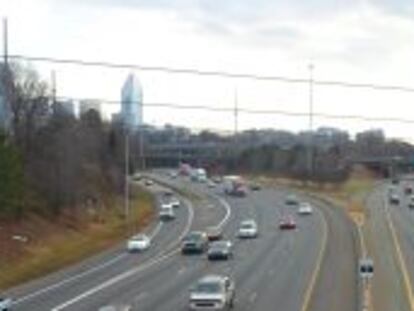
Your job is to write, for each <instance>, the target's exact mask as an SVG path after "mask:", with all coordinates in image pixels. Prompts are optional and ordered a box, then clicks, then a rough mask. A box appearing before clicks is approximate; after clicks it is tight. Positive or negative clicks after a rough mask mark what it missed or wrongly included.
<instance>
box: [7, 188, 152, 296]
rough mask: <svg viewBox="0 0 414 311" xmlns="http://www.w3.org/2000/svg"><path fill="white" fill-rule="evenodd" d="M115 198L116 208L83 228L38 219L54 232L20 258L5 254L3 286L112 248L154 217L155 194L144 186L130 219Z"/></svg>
mask: <svg viewBox="0 0 414 311" xmlns="http://www.w3.org/2000/svg"><path fill="white" fill-rule="evenodd" d="M111 200H112V202H113V204H116V208H111V209H107V210H105V211H104V212H102V213H100V215H99V220H98V221H97V220H96V219H94V220H93V221H87V222H86V223H84V224H83V225H82V226H80V228H67V227H60V226H58V225H57V224H50V223H48V222H47V221H46V220H40V219H36V220H35V222H37V224H36V226H39V225H40V226H44V232H43V233H44V234H45V235H47V231H51V234H49V235H48V236H44V237H42V238H39V239H38V240H36V241H35V242H31V243H28V245H27V246H24V249H23V251H22V252H21V255H20V256H19V257H18V258H12V259H10V258H9V259H8V258H7V256H5V257H6V258H3V260H2V261H3V262H2V265H3V266H4V268H3V269H2V272H1V273H0V289H1V290H4V289H7V288H10V287H12V286H15V285H18V284H21V283H24V282H27V281H29V280H32V279H35V278H38V277H41V276H44V275H47V274H49V273H51V272H54V271H57V270H59V269H62V268H64V267H66V266H69V265H71V264H74V263H76V262H79V261H81V260H82V259H85V258H87V257H90V256H92V255H94V254H96V253H98V252H100V251H103V250H105V249H108V248H110V247H111V246H114V245H116V244H117V243H119V242H120V241H123V240H125V237H126V236H128V235H129V234H131V233H132V232H136V231H138V230H139V229H141V228H143V227H145V226H146V225H148V223H149V222H150V221H151V220H152V217H153V212H154V209H153V203H154V201H153V197H152V195H151V194H150V193H148V192H146V191H144V190H143V189H140V188H137V189H135V191H134V192H133V195H132V198H131V203H130V217H129V221H128V223H126V222H125V219H124V217H123V214H122V199H121V198H113V199H111Z"/></svg>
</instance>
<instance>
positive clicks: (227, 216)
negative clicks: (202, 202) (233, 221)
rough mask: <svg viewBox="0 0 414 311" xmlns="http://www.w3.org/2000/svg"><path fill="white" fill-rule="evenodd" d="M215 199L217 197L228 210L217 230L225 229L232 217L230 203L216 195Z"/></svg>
mask: <svg viewBox="0 0 414 311" xmlns="http://www.w3.org/2000/svg"><path fill="white" fill-rule="evenodd" d="M213 197H215V198H216V199H217V200H219V201H220V203H221V204H222V205H223V206H224V208H225V209H226V215H224V217H223V219H222V220H221V221H220V222H219V223H218V224H217V225H216V227H217V228H221V227H223V226H224V225H225V224H226V223H227V222H228V220H229V218H230V216H231V207H230V205H229V203H227V201H226V200H224V199H223V198H220V197H218V196H216V195H213Z"/></svg>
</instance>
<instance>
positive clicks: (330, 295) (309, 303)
mask: <svg viewBox="0 0 414 311" xmlns="http://www.w3.org/2000/svg"><path fill="white" fill-rule="evenodd" d="M169 182H172V183H174V185H175V186H176V187H180V188H184V189H186V190H187V191H191V192H194V193H196V194H198V196H199V197H200V198H201V199H197V200H195V201H193V202H189V201H187V204H186V205H185V206H182V207H181V208H179V209H178V211H177V218H176V219H175V220H174V221H171V222H169V223H165V224H163V225H162V226H161V227H159V225H158V224H157V223H154V224H153V225H152V227H151V228H148V232H154V231H155V233H156V235H155V236H154V245H152V247H151V249H150V250H148V251H147V252H145V253H143V254H127V253H126V252H125V249H124V248H125V247H124V245H120V246H118V247H116V248H114V249H112V250H110V251H107V252H104V253H103V254H100V255H98V256H96V257H93V258H91V259H89V260H87V261H85V262H84V263H81V264H79V265H76V266H75V267H72V268H69V269H65V270H63V271H61V272H58V273H55V274H53V275H52V276H49V277H46V278H45V279H43V280H39V281H35V282H32V283H30V284H27V285H24V286H22V287H19V288H17V289H14V290H13V291H11V292H10V295H11V296H13V297H16V302H17V303H16V305H15V306H14V310H34V311H37V310H39V311H40V310H54V311H59V310H77V311H83V310H84V311H91V310H99V308H100V307H102V306H104V305H109V304H127V305H132V306H133V310H160V311H162V310H188V294H189V289H190V287H191V286H192V285H193V284H194V282H195V281H196V280H197V279H198V278H200V277H202V276H204V275H205V274H210V273H219V274H227V275H230V276H231V277H232V278H233V279H234V280H235V283H236V303H235V308H234V309H235V310H275V309H277V310H286V311H290V310H291V311H308V310H315V311H325V310H326V311H328V310H339V311H340V310H344V311H345V310H357V301H358V298H357V295H358V294H357V281H356V273H355V271H356V268H355V262H356V260H355V252H354V248H355V246H354V242H353V241H354V239H353V232H352V226H351V225H350V223H349V221H348V220H347V218H346V217H345V215H343V214H342V213H341V211H339V210H336V209H335V208H332V207H331V206H328V204H326V203H323V202H320V201H315V200H314V199H313V201H312V203H313V205H314V206H316V207H317V208H316V209H315V211H314V214H313V215H311V216H297V215H296V210H294V211H291V210H289V208H288V207H286V206H285V204H284V199H285V198H286V196H287V194H288V192H287V191H286V190H283V189H262V190H261V191H257V192H251V193H250V194H249V195H248V196H247V197H246V198H231V197H223V196H222V195H221V193H220V191H217V190H209V189H207V188H206V186H205V185H198V184H194V183H189V182H187V181H182V180H174V181H169ZM154 187H157V186H154ZM306 200H312V199H311V198H306ZM287 214H293V215H294V216H295V219H296V220H297V223H298V229H296V230H294V231H280V230H279V229H278V221H279V218H280V217H281V216H282V215H287ZM247 218H253V219H255V220H256V221H257V223H258V225H259V237H258V238H257V239H252V240H239V239H237V238H236V232H237V229H238V225H239V224H240V222H241V221H242V220H244V219H247ZM211 225H221V226H222V228H223V232H224V236H225V237H226V238H227V239H230V240H232V241H233V243H234V246H235V247H234V254H235V255H234V259H232V260H229V261H224V262H209V261H208V260H207V259H206V257H205V255H201V256H198V255H195V256H183V255H181V254H180V252H179V249H178V248H177V246H178V242H179V240H180V239H181V237H182V235H183V234H184V233H185V232H186V231H187V230H188V229H190V228H191V229H194V230H203V229H205V228H206V227H208V226H211ZM91 269H92V270H91ZM93 269H95V270H93ZM82 272H83V273H85V274H84V275H82V274H81V275H80V274H79V273H82ZM77 276H78V277H77ZM62 282H66V283H63V284H62ZM54 284H58V285H59V286H56V285H54ZM53 286H56V287H53ZM39 291H40V292H39ZM42 291H43V292H42Z"/></svg>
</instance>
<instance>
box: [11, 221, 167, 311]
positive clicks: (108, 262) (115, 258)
mask: <svg viewBox="0 0 414 311" xmlns="http://www.w3.org/2000/svg"><path fill="white" fill-rule="evenodd" d="M161 227H162V222H159V223H158V225H157V226H156V227H155V229H154V231H153V232H152V233H151V235H150V240H151V241H152V240H153V239H154V237H155V236H156V235H157V234H158V233H159V232H160V230H161ZM125 256H126V254H119V255H118V256H116V257H114V258H112V259H111V260H109V261H107V262H105V263H103V264H102V265H99V266H96V267H93V268H91V269H89V270H87V271H84V272H81V273H79V274H76V275H74V276H72V277H69V278H67V279H65V280H63V281H61V282H58V283H55V284H52V285H50V286H47V287H45V288H43V289H41V290H39V291H36V292H34V293H31V294H28V295H26V296H23V297H21V298H18V299H16V300H15V301H14V302H13V305H17V304H19V303H22V302H24V301H26V300H29V299H32V298H35V297H37V296H39V295H42V294H44V293H46V292H49V291H51V290H54V289H56V288H59V287H61V286H63V285H65V284H67V283H70V282H73V281H76V280H78V279H80V278H82V277H85V276H87V275H89V274H91V273H94V272H96V271H99V270H102V269H103V268H106V267H108V266H110V265H112V264H114V263H115V262H117V261H119V260H121V259H122V258H124V257H125Z"/></svg>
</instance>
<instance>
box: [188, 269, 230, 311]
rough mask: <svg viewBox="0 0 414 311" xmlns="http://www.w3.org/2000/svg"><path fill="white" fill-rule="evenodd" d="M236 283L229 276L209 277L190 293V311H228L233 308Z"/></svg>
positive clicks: (205, 277) (204, 278)
mask: <svg viewBox="0 0 414 311" xmlns="http://www.w3.org/2000/svg"><path fill="white" fill-rule="evenodd" d="M233 303H234V282H233V281H232V280H230V278H229V277H227V276H221V275H207V276H204V277H203V278H201V279H200V280H199V281H198V282H197V284H196V285H195V286H194V288H192V289H191V292H190V310H193V311H198V310H227V309H231V308H233Z"/></svg>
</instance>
